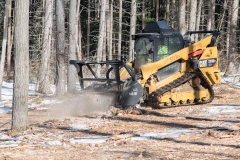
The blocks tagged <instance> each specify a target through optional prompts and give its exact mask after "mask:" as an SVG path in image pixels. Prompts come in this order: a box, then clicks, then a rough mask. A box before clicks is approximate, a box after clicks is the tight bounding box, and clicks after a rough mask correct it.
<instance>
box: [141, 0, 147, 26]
mask: <svg viewBox="0 0 240 160" xmlns="http://www.w3.org/2000/svg"><path fill="white" fill-rule="evenodd" d="M145 3H146V0H142V30H143V29H144V28H145V15H146V11H145Z"/></svg>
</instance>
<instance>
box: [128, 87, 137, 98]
mask: <svg viewBox="0 0 240 160" xmlns="http://www.w3.org/2000/svg"><path fill="white" fill-rule="evenodd" d="M137 92H138V89H137V88H136V89H133V90H132V91H130V92H129V95H130V96H136V95H137Z"/></svg>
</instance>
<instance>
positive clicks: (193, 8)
mask: <svg viewBox="0 0 240 160" xmlns="http://www.w3.org/2000/svg"><path fill="white" fill-rule="evenodd" d="M196 14H197V1H191V2H190V23H189V30H190V31H194V30H195V29H196V17H197V16H196Z"/></svg>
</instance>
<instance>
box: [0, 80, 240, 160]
mask: <svg viewBox="0 0 240 160" xmlns="http://www.w3.org/2000/svg"><path fill="white" fill-rule="evenodd" d="M214 90H215V99H214V100H213V102H212V103H210V104H206V105H195V106H183V107H175V108H165V109H157V110H153V109H151V108H149V107H146V108H141V109H138V110H127V111H122V110H118V109H116V108H111V109H109V110H102V111H99V110H98V111H95V112H93V111H92V109H91V110H88V111H87V110H84V113H83V112H82V111H83V110H81V111H80V110H79V107H78V106H80V105H83V102H84V101H79V100H78V101H76V100H74V99H72V98H71V97H70V96H67V97H65V98H63V99H62V101H61V102H58V103H55V104H45V105H39V106H37V107H34V108H32V109H29V129H28V130H27V131H25V132H24V133H21V134H17V135H16V134H14V133H11V132H10V128H11V118H12V117H11V116H12V115H11V111H8V112H5V113H1V114H0V118H1V121H0V130H1V132H0V160H12V159H14V160H15V159H16V160H18V159H29V160H31V159H35V160H46V159H48V160H50V159H64V160H65V159H71V160H73V159H76V160H81V159H82V160H89V159H94V160H95V159H103V160H104V159H114V160H115V159H119V160H120V159H124V160H125V159H126V160H131V159H132V160H135V159H136V160H141V159H179V160H182V159H201V160H202V159H214V160H216V159H234V160H235V159H239V157H240V96H239V95H240V89H239V88H236V87H233V86H231V85H229V84H221V85H216V86H215V87H214ZM32 99H33V97H32ZM67 99H70V100H67ZM35 100H36V97H35ZM89 100H90V101H95V100H96V99H95V100H94V99H89ZM36 101H37V100H36ZM85 105H86V104H85ZM86 106H87V105H86ZM99 107H100V106H99Z"/></svg>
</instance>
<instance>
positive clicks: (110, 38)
mask: <svg viewBox="0 0 240 160" xmlns="http://www.w3.org/2000/svg"><path fill="white" fill-rule="evenodd" d="M110 1H111V4H110V30H109V59H110V60H112V48H113V35H112V34H113V0H110Z"/></svg>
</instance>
